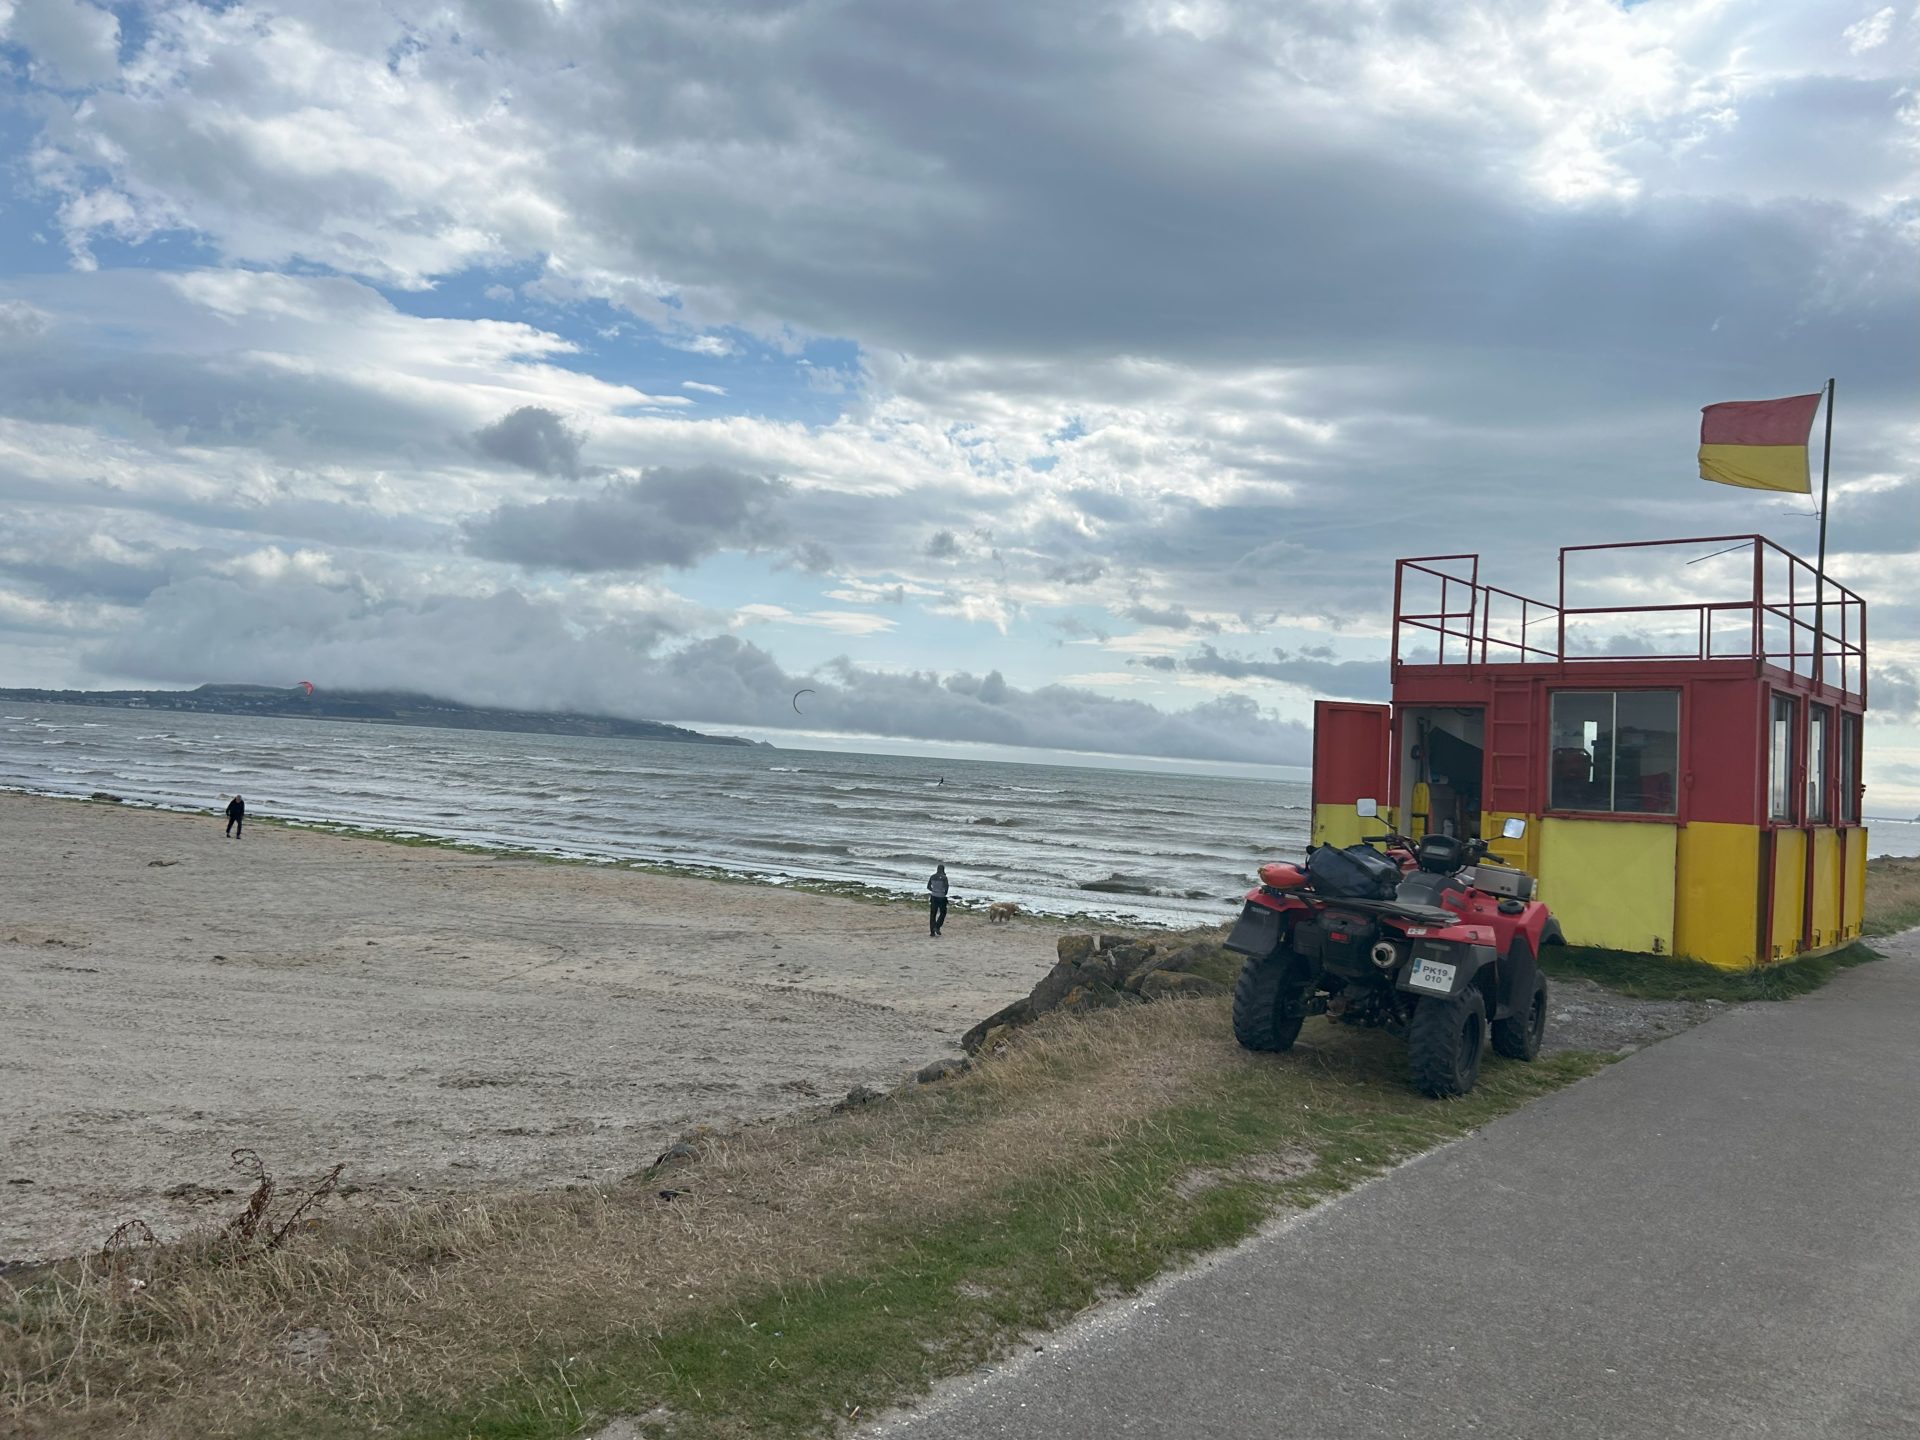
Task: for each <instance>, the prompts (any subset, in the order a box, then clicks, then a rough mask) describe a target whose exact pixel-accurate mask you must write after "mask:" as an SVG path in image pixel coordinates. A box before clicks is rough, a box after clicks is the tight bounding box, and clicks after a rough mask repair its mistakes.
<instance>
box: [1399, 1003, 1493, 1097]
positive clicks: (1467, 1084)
mask: <svg viewBox="0 0 1920 1440" xmlns="http://www.w3.org/2000/svg"><path fill="white" fill-rule="evenodd" d="M1486 1034H1487V1006H1486V1002H1485V1001H1483V1000H1482V999H1481V998H1480V992H1479V990H1477V989H1475V988H1474V987H1472V986H1469V987H1467V989H1465V990H1463V991H1461V992H1460V993H1459V994H1458V995H1455V996H1454V997H1453V998H1452V999H1450V1000H1440V999H1428V1000H1422V1001H1421V1002H1420V1004H1419V1005H1418V1006H1417V1007H1416V1008H1415V1009H1414V1012H1413V1024H1412V1025H1410V1026H1408V1027H1407V1059H1408V1060H1409V1062H1410V1063H1411V1065H1412V1069H1413V1083H1414V1086H1415V1088H1417V1089H1419V1090H1420V1091H1422V1092H1424V1093H1425V1094H1428V1095H1431V1096H1433V1097H1434V1098H1435V1099H1436V1100H1438V1099H1442V1098H1444V1097H1446V1096H1448V1095H1464V1094H1466V1093H1467V1092H1468V1091H1469V1090H1471V1089H1473V1086H1474V1082H1475V1081H1477V1080H1478V1079H1479V1078H1480V1050H1481V1047H1482V1045H1483V1044H1484V1043H1485V1041H1486Z"/></svg>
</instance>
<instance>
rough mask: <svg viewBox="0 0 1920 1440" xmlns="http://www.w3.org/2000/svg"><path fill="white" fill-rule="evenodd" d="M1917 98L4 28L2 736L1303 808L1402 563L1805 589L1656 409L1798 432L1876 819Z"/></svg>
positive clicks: (1902, 421) (1179, 36)
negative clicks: (1158, 780) (1837, 589)
mask: <svg viewBox="0 0 1920 1440" xmlns="http://www.w3.org/2000/svg"><path fill="white" fill-rule="evenodd" d="M1916 56H1920V8H1916V7H1915V5H1914V4H1913V3H1912V0H1907V3H1905V4H1903V5H1898V6H1880V5H1876V4H1873V3H1832V4H1817V3H1792V0H1674V3H1667V0H1645V3H1639V4H1631V5H1618V4H1609V3H1603V0H1528V3H1519V0H1515V3H1499V4H1490V3H1474V0H1434V3H1412V0H1407V3H1392V0H1298V3H1292V4H1284V5H1281V4H1243V3H1236V0H1148V3H1115V4H1109V3H1103V0H1019V3H1017V4H1016V3H1011V0H964V3H936V0H926V3H910V4H902V3H899V0H795V3H782V0H752V3H739V4H732V5H728V4H721V3H706V0H702V3H684V4H682V3H650V4H647V3H631V0H606V3H593V0H436V3H433V4H413V3H409V0H389V3H383V4H369V3H361V0H326V3H311V4H299V3H290V4H253V3H246V0H239V3H228V4H198V3H173V0H161V3H141V4H133V3H127V4H111V5H103V4H96V3H91V0H0V676H4V677H5V679H4V681H0V683H5V684H12V685H35V686H61V687H68V686H70V687H88V688H90V687H104V686H126V685H138V686H156V687H158V686H190V685H196V684H200V683H202V682H206V681H228V682H233V681H250V682H259V683H268V684H288V685H291V684H292V683H294V682H295V681H296V680H301V679H310V680H312V681H313V682H314V683H315V684H316V685H318V686H323V687H329V688H355V687H370V686H377V687H389V688H404V689H409V690H417V691H426V692H431V693H436V694H442V695H447V696H451V697H453V698H457V699H461V700H466V701H470V702H474V703H481V704H507V705H516V706H536V707H547V708H554V709H581V710H593V711H604V712H611V713H615V714H622V715H630V716H637V717H645V718H654V719H663V720H670V721H678V722H682V723H692V724H698V725H705V726H709V727H714V728H725V727H728V726H735V727H742V728H750V729H751V730H752V733H755V734H760V735H766V736H770V737H773V738H775V739H776V740H777V739H778V738H779V737H780V736H781V735H782V734H783V733H787V732H791V733H793V734H794V736H795V739H796V741H800V740H801V739H802V738H803V737H804V739H805V743H819V740H820V737H821V736H823V735H825V736H828V737H848V736H852V737H861V736H868V737H880V736H885V737H892V738H893V739H894V740H895V741H900V742H916V743H923V744H926V745H929V746H938V745H950V746H963V747H964V746H993V747H1013V752H1018V751H1020V750H1022V749H1032V750H1034V751H1035V752H1036V753H1038V752H1041V751H1046V752H1058V751H1063V750H1064V751H1091V752H1101V753H1105V754H1114V755H1125V756H1136V757H1165V758H1173V759H1185V760H1193V761H1211V762H1231V763H1236V764H1244V763H1268V762H1270V763H1278V764H1287V765H1298V764H1303V763H1305V762H1306V761H1307V759H1308V758H1309V754H1310V722H1311V715H1312V704H1313V701H1314V699H1315V698H1316V697H1339V698H1348V699H1378V698H1384V695H1385V691H1386V684H1387V666H1386V659H1387V650H1388V645H1389V640H1388V623H1389V619H1390V609H1391V592H1392V577H1393V561H1394V559H1395V558H1396V557H1397V556H1401V555H1409V554H1413V555H1419V554H1440V553H1453V552H1477V553H1480V554H1481V555H1482V557H1483V559H1482V573H1483V575H1484V576H1485V577H1486V578H1489V579H1491V580H1493V581H1494V582H1495V583H1498V584H1502V585H1505V586H1507V587H1508V588H1510V589H1514V590H1518V591H1521V592H1523V593H1528V594H1543V595H1550V594H1551V593H1552V592H1553V589H1554V586H1555V583H1556V581H1555V569H1554V567H1555V563H1556V555H1557V552H1558V549H1559V547H1560V546H1562V545H1569V544H1585V543H1594V542H1599V541H1616V540H1621V541H1624V540H1635V539H1645V538H1655V537H1671V536H1690V535H1718V534H1723V533H1742V532H1747V531H1754V530H1758V531H1762V532H1765V533H1767V534H1769V535H1770V536H1772V537H1773V538H1775V539H1776V540H1778V541H1779V542H1780V543H1781V544H1782V545H1785V546H1787V547H1789V548H1791V549H1795V550H1799V551H1801V552H1803V553H1807V554H1811V552H1812V550H1813V548H1814V542H1815V533H1816V523H1815V521H1814V520H1813V519H1812V518H1811V515H1812V512H1811V508H1810V504H1809V501H1808V500H1807V499H1806V497H1799V496H1771V495H1766V494H1761V493H1758V492H1753V491H1745V490H1736V489H1731V488H1727V487H1722V486H1715V485H1709V484H1706V483H1704V482H1702V481H1700V480H1699V479H1698V478H1697V475H1696V470H1695V465H1694V450H1695V448H1696V445H1697V442H1698V426H1699V409H1700V407H1701V406H1703V405H1706V404H1709V403H1712V402H1715V401H1720V400H1731V399H1757V398H1764V397H1768V396H1775V395H1788V394H1797V393H1804V392H1807V391H1811V390H1814V389H1816V388H1818V387H1819V386H1820V385H1822V384H1823V383H1824V382H1825V380H1826V379H1827V377H1828V376H1834V377H1836V378H1837V380H1838V384H1839V389H1838V404H1837V406H1836V408H1835V446H1834V465H1833V489H1834V499H1833V504H1832V507H1831V524H1830V533H1829V540H1828V544H1829V565H1830V570H1831V572H1832V573H1833V575H1834V576H1835V577H1836V578H1838V579H1839V580H1841V581H1843V582H1844V583H1846V584H1848V585H1850V586H1852V587H1853V588H1854V589H1855V590H1857V591H1858V592H1860V593H1861V594H1862V595H1863V596H1864V597H1865V598H1866V600H1867V602H1868V604H1869V606H1870V607H1871V609H1870V617H1871V618H1870V634H1871V636H1872V641H1873V647H1872V655H1873V673H1872V690H1871V702H1872V712H1871V716H1872V718H1871V720H1870V724H1869V727H1868V757H1867V765H1866V779H1867V782H1868V786H1869V792H1868V804H1867V808H1868V810H1869V812H1873V811H1875V810H1876V809H1880V810H1882V811H1884V812H1885V813H1910V812H1911V811H1912V810H1913V809H1915V808H1916V807H1920V479H1916V459H1917V457H1920V412H1917V411H1916V408H1915V400H1916V396H1917V395H1920V388H1917V385H1916V382H1920V304H1917V303H1916V302H1917V301H1920V263H1917V262H1920V199H1916V194H1917V192H1920V187H1917V186H1916V178H1915V177H1916V170H1917V168H1920V85H1917V84H1916V69H1920V67H1917V66H1916V62H1915V57H1916ZM1688 554H1689V555H1691V554H1692V552H1688ZM1732 563H1733V562H1730V561H1708V562H1705V564H1704V565H1702V566H1700V567H1698V568H1695V569H1692V570H1685V569H1684V568H1683V570H1682V571H1681V573H1682V574H1684V575H1685V577H1686V579H1687V581H1688V582H1689V583H1690V584H1694V585H1695V586H1696V587H1699V586H1705V587H1708V588H1712V587H1713V586H1716V585H1717V586H1720V587H1721V589H1722V590H1723V591H1724V590H1726V589H1727V588H1728V587H1731V591H1732V593H1730V594H1716V595H1713V596H1709V597H1708V598H1734V597H1735V596H1736V595H1737V594H1738V593H1739V591H1740V581H1741V578H1742V574H1743V572H1741V571H1740V570H1738V569H1737V568H1732V569H1730V568H1727V567H1729V566H1730V565H1732ZM1594 583H1595V584H1596V585H1598V586H1599V587H1601V590H1604V591H1606V592H1607V593H1609V594H1611V595H1615V596H1625V597H1627V598H1640V597H1642V596H1643V595H1644V594H1645V593H1651V592H1650V591H1646V590H1645V589H1644V587H1645V586H1646V585H1648V584H1650V583H1651V582H1649V581H1648V580H1647V579H1646V577H1644V576H1642V575H1639V574H1629V573H1627V572H1626V571H1624V570H1618V569H1614V570H1604V569H1603V570H1602V572H1601V573H1599V574H1597V575H1596V576H1595V577H1594ZM1609 587H1610V588H1609ZM1595 593H1599V592H1595ZM1633 638H1634V637H1633V635H1632V634H1631V633H1628V632H1622V633H1620V634H1614V635H1601V636H1598V637H1596V639H1595V641H1594V643H1595V644H1596V645H1597V646H1598V647H1600V648H1603V649H1604V648H1607V647H1608V646H1613V647H1614V648H1619V647H1620V646H1622V645H1623V644H1626V643H1627V642H1628V641H1630V640H1631V639H1633ZM802 687H805V688H808V689H811V690H812V691H813V693H812V694H811V695H810V696H807V697H804V698H803V700H802V701H801V704H802V705H803V706H804V707H805V713H802V714H796V713H795V712H794V709H793V695H794V692H795V691H796V690H798V689H800V688H802ZM996 753H1010V752H1008V751H1006V750H1004V749H1002V750H999V751H997V752H996Z"/></svg>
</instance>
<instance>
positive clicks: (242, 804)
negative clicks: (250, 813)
mask: <svg viewBox="0 0 1920 1440" xmlns="http://www.w3.org/2000/svg"><path fill="white" fill-rule="evenodd" d="M246 823H247V802H246V801H244V800H242V799H241V798H240V797H239V796H238V795H236V796H234V797H233V799H231V800H229V801H227V838H228V839H229V840H238V839H239V838H240V832H241V830H242V829H244V828H245V827H246Z"/></svg>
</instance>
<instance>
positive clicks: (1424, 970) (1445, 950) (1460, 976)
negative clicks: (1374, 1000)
mask: <svg viewBox="0 0 1920 1440" xmlns="http://www.w3.org/2000/svg"><path fill="white" fill-rule="evenodd" d="M1476 928H1477V927H1476ZM1482 933H1484V932H1482ZM1429 962H1432V963H1438V964H1440V965H1448V966H1451V967H1452V968H1453V973H1452V974H1451V975H1450V976H1447V977H1446V983H1445V984H1444V985H1436V984H1434V983H1433V981H1432V978H1431V977H1432V976H1433V974H1434V971H1433V970H1432V969H1430V968H1429ZM1498 963H1499V955H1498V952H1496V951H1495V950H1494V948H1493V946H1491V945H1481V944H1461V943H1460V942H1459V941H1457V940H1416V941H1414V942H1413V954H1412V955H1411V956H1409V957H1408V959H1407V962H1406V964H1404V965H1402V966H1401V967H1400V973H1399V974H1398V975H1396V976H1395V977H1394V981H1393V988H1394V989H1396V990H1398V991H1400V992H1401V993H1402V994H1406V995H1418V996H1419V997H1421V998H1422V999H1427V1000H1446V999H1451V998H1452V997H1453V996H1455V995H1458V994H1460V993H1461V992H1462V991H1464V990H1465V989H1466V988H1467V987H1468V986H1469V985H1476V984H1481V983H1483V982H1482V981H1481V980H1480V972H1481V971H1482V970H1484V969H1486V968H1487V967H1488V966H1489V965H1493V966H1497V965H1498ZM1494 974H1495V975H1496V976H1497V975H1498V974H1499V971H1498V969H1497V968H1496V969H1495V971H1494Z"/></svg>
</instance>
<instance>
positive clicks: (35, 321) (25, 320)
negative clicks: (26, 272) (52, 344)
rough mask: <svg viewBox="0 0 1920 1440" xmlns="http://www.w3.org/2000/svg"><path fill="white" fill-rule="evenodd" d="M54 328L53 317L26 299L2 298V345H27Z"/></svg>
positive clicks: (0, 304)
mask: <svg viewBox="0 0 1920 1440" xmlns="http://www.w3.org/2000/svg"><path fill="white" fill-rule="evenodd" d="M52 328H53V317H52V316H51V315H49V314H47V312H46V311H44V310H42V309H40V308H39V307H38V306H35V305H29V304H28V303H27V302H26V301H24V300H0V345H5V346H21V347H24V346H27V345H31V344H32V343H33V342H34V341H36V340H39V339H41V338H42V337H43V336H45V335H46V333H47V332H48V331H49V330H51V329H52Z"/></svg>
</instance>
